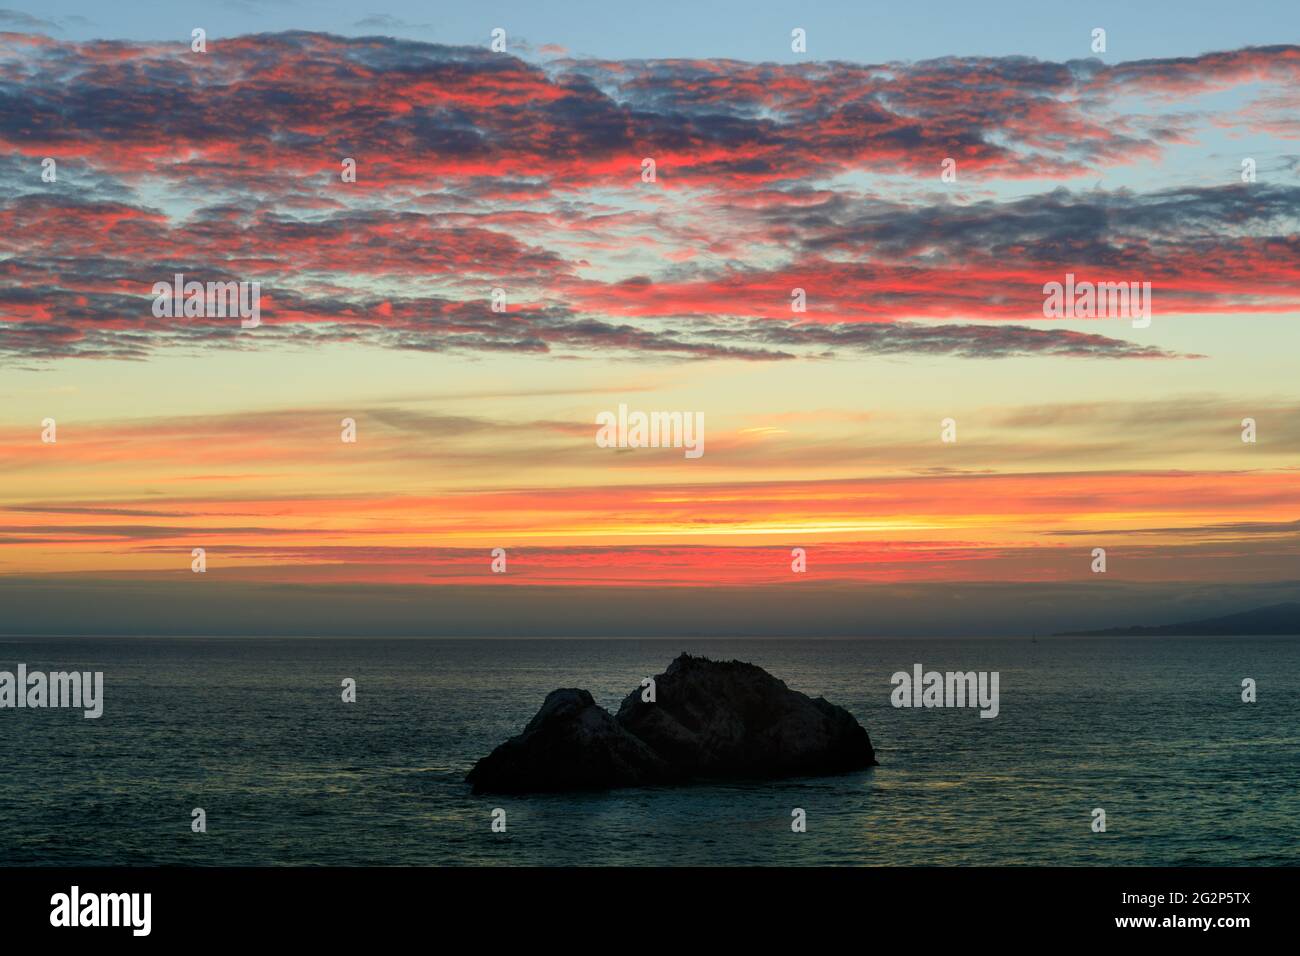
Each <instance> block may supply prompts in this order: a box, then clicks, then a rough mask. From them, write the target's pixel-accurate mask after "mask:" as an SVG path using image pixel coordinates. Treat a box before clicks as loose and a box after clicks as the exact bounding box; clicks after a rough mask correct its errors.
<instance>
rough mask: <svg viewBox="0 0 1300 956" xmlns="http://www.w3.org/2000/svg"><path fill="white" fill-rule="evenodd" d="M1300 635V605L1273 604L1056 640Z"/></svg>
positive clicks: (1070, 633) (1067, 634) (1068, 633)
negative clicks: (1199, 618) (1224, 613)
mask: <svg viewBox="0 0 1300 956" xmlns="http://www.w3.org/2000/svg"><path fill="white" fill-rule="evenodd" d="M1281 635H1300V603H1295V602H1291V603H1286V604H1271V605H1269V606H1268V607H1259V608H1255V609H1254V610H1251V611H1242V612H1241V613H1239V614H1228V615H1225V616H1223V617H1207V618H1202V619H1201V620H1198V621H1183V622H1182V623H1179V624H1157V625H1141V624H1134V625H1130V626H1128V627H1112V628H1107V629H1105V630H1097V631H1063V632H1061V633H1058V634H1054V635H1053V637H1153V636H1168V637H1247V636H1250V637H1273V636H1281Z"/></svg>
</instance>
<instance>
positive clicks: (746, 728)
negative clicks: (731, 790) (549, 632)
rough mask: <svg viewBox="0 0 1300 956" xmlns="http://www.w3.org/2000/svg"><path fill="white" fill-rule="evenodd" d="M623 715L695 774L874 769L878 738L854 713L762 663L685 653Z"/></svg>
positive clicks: (626, 704) (636, 694) (630, 700)
mask: <svg viewBox="0 0 1300 956" xmlns="http://www.w3.org/2000/svg"><path fill="white" fill-rule="evenodd" d="M655 691H656V695H655V696H656V699H655V702H654V703H647V702H646V701H644V700H642V693H641V691H640V690H636V691H633V692H632V693H631V694H628V696H627V697H626V698H625V699H624V701H623V705H622V706H621V707H620V708H619V710H618V715H617V717H616V719H617V720H618V722H619V724H621V725H622V726H623V727H624V728H625V729H627V730H628V731H630V732H631V733H633V734H634V735H636V737H638V738H639V739H640V740H643V741H645V743H646V744H648V745H649V746H650V748H651V749H652V750H654V751H655V752H656V753H658V754H659V755H660V756H662V757H663V758H664V759H666V760H667V761H668V762H669V764H671V765H672V766H673V767H674V768H675V769H678V770H680V771H682V772H684V773H686V774H688V775H690V776H707V777H790V776H804V775H807V776H813V775H817V774H828V773H844V772H845V771H849V770H860V769H862V768H864V767H871V766H874V765H875V763H876V753H875V750H874V749H873V748H872V746H871V738H870V737H868V736H867V732H866V731H865V730H863V729H862V726H861V725H860V724H859V723H858V722H857V721H856V720H854V718H853V715H852V714H850V713H849V712H848V711H847V710H845V709H844V708H842V707H836V706H835V705H834V704H832V703H830V702H829V701H827V700H825V699H824V698H821V697H818V698H817V699H815V700H814V699H813V698H810V697H808V696H807V695H806V694H801V693H799V692H798V691H793V690H790V689H789V688H788V687H786V686H785V682H784V681H780V680H777V679H776V678H775V677H773V676H772V675H771V674H769V673H768V672H767V671H765V670H763V668H761V667H757V666H755V665H754V664H745V663H742V662H740V661H726V662H720V661H711V660H709V659H708V658H705V657H691V656H690V655H689V654H682V655H681V656H680V657H678V658H677V659H676V660H674V661H673V662H672V663H671V664H669V665H668V670H666V671H665V672H664V673H662V674H660V675H659V676H658V677H656V678H655Z"/></svg>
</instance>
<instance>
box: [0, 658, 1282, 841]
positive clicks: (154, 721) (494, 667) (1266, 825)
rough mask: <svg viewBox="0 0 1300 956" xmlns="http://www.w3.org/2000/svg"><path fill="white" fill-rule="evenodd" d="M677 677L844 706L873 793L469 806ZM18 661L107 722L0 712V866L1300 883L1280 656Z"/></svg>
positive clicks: (744, 786) (637, 794) (748, 785)
mask: <svg viewBox="0 0 1300 956" xmlns="http://www.w3.org/2000/svg"><path fill="white" fill-rule="evenodd" d="M681 651H689V652H690V653H692V654H704V655H707V656H709V657H712V658H715V659H728V660H729V659H732V658H735V659H739V660H744V661H750V662H752V663H755V664H758V665H759V666H761V667H764V668H765V669H767V670H768V671H769V672H770V673H772V674H773V675H775V676H776V677H778V678H780V679H781V680H783V681H785V682H786V684H787V685H788V686H790V687H791V688H793V689H795V690H799V691H802V692H804V693H807V694H809V695H810V696H814V697H815V696H818V695H822V696H825V697H826V698H827V699H829V700H830V701H832V702H833V703H836V704H839V705H841V706H843V707H845V708H847V709H848V710H849V711H850V712H851V713H852V714H853V715H854V716H855V717H857V718H858V720H859V721H860V722H861V723H862V724H863V726H864V727H866V729H867V731H868V732H869V733H870V735H871V739H872V742H873V744H874V745H875V747H876V751H877V758H878V760H879V761H880V766H878V767H875V768H872V769H870V770H867V771H862V772H857V773H850V774H845V775H842V776H832V777H820V778H802V779H793V780H783V781H767V782H735V783H724V784H717V783H708V784H697V785H690V786H681V787H664V788H646V789H633V790H622V791H612V792H608V793H595V794H577V795H574V794H564V795H544V796H528V797H518V796H492V795H489V796H481V797H475V796H472V795H471V794H470V792H469V788H468V787H467V786H466V785H465V783H464V782H463V778H464V776H465V773H466V772H467V771H468V770H469V768H470V767H471V766H472V765H473V763H474V761H475V760H476V759H477V758H479V757H482V756H484V755H486V754H487V753H488V752H489V751H491V749H492V748H493V747H495V746H496V745H497V744H499V743H501V742H502V741H504V740H505V739H506V738H508V737H510V736H513V735H514V734H517V733H518V732H519V731H520V730H521V729H522V727H523V725H524V724H525V723H526V722H527V721H528V719H529V718H531V717H532V716H533V714H534V713H536V711H537V709H538V707H539V706H540V705H541V702H542V699H543V698H544V697H545V695H546V694H547V693H548V692H549V691H551V690H553V689H555V688H557V687H582V688H586V689H587V690H590V691H591V693H592V695H593V696H594V697H595V698H596V701H597V702H598V703H600V704H602V705H603V706H605V707H607V708H608V709H610V710H611V711H613V710H616V709H617V707H618V704H619V702H620V701H621V700H622V698H623V697H624V696H625V695H626V694H628V693H629V692H631V691H632V690H633V689H638V688H639V684H640V681H641V679H642V678H643V677H648V676H653V675H655V674H658V673H661V672H662V671H663V670H664V669H665V668H666V667H667V665H668V663H669V661H670V660H672V658H673V657H675V656H676V655H677V654H678V653H680V652H681ZM19 663H25V664H26V665H27V666H28V670H29V671H34V670H46V671H57V670H74V669H75V670H80V671H103V672H104V713H103V716H102V717H100V718H99V719H97V720H88V719H84V718H83V717H82V714H81V711H80V710H59V709H45V710H31V709H23V710H17V709H3V710H0V753H2V754H3V756H2V758H0V865H8V866H16V865H36V864H39V865H134V864H150V865H170V864H175V865H205V866H230V865H254V866H274V865H328V866H341V865H363V864H365V865H403V866H407V865H409V866H460V865H472V866H482V865H493V866H511V865H527V866H538V865H585V864H599V865H614V866H639V865H698V864H722V865H732V864H734V865H782V866H787V865H799V866H802V865H855V866H918V865H919V866H936V865H943V866H950V865H965V864H984V865H1013V866H1017V865H1044V864H1058V865H1060V864H1064V865H1080V866H1113V865H1156V866H1166V865H1170V866H1172V865H1277V864H1290V865H1295V864H1297V863H1300V841H1298V840H1297V836H1298V835H1300V721H1298V720H1297V719H1296V715H1297V702H1298V701H1300V641H1297V640H1295V639H1292V638H1273V637H1267V638H1241V637H1238V638H1167V637H1165V638H1120V639H1109V638H1070V639H1066V638H1041V639H1039V640H1037V641H1030V640H1028V639H1005V640H1001V639H999V640H984V639H981V640H977V639H962V640H954V639H933V640H931V639H918V638H908V639H869V640H842V641H826V640H803V639H798V640H795V639H790V640H691V639H672V640H573V641H563V640H432V639H429V640H425V639H415V638H412V639H391V638H348V639H308V638H299V639H272V638H154V637H149V638H137V639H122V638H78V639H69V638H39V639H38V638H0V670H9V671H13V670H14V669H15V668H16V666H17V664H19ZM916 663H921V664H922V665H923V666H924V667H925V669H926V670H931V669H933V670H940V671H947V670H961V671H970V670H976V671H997V672H999V674H1000V706H999V713H998V716H997V717H996V718H995V719H981V718H980V717H979V712H978V710H976V709H969V708H968V709H958V708H951V709H949V708H935V709H913V708H898V709H896V708H894V707H893V706H891V704H890V692H891V690H892V689H893V688H892V685H891V683H890V676H891V674H893V673H894V672H896V671H910V670H911V669H912V667H913V665H914V664H916ZM349 677H350V678H354V679H355V680H356V682H357V691H356V702H355V703H351V704H348V703H344V702H343V701H342V699H341V694H342V687H341V682H342V681H343V679H344V678H349ZM1247 677H1249V678H1253V679H1254V680H1255V681H1257V685H1258V701H1257V702H1255V703H1249V704H1248V703H1243V702H1242V700H1241V682H1242V679H1243V678H1247ZM194 808H202V809H203V810H204V811H205V813H206V821H207V832H205V833H195V832H192V830H191V813H192V810H193V809H194ZM497 808H501V809H503V810H505V812H506V817H505V819H506V830H505V832H504V833H494V832H493V831H492V828H491V823H492V815H493V810H494V809H497ZM795 808H801V809H803V810H804V811H805V812H806V819H807V832H804V833H795V832H792V830H791V826H790V824H791V819H792V817H791V813H792V810H794V809H795ZM1094 808H1101V809H1103V810H1104V811H1105V815H1106V830H1105V832H1093V829H1092V823H1093V810H1094Z"/></svg>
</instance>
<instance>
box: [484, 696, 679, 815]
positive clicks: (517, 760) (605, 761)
mask: <svg viewBox="0 0 1300 956" xmlns="http://www.w3.org/2000/svg"><path fill="white" fill-rule="evenodd" d="M465 779H466V780H467V781H468V782H469V783H471V784H473V787H474V792H475V793H524V792H528V791H543V790H607V789H610V788H612V787H635V786H645V785H647V784H652V783H667V782H669V781H671V780H673V779H675V775H674V774H673V773H672V771H671V770H670V768H669V766H668V764H667V763H665V762H664V760H663V759H662V758H661V757H659V756H658V755H657V754H655V753H654V751H652V750H651V749H650V748H649V747H647V746H646V745H645V744H643V743H642V742H641V741H639V740H637V739H636V738H635V737H633V736H632V735H631V734H629V733H628V732H627V731H626V730H624V729H623V728H622V727H620V726H619V725H618V723H617V722H616V721H615V720H614V718H613V717H611V716H610V715H609V711H607V710H605V708H603V707H599V706H597V705H596V702H595V701H594V700H592V699H591V694H589V693H587V691H585V690H573V689H563V690H553V691H551V692H550V693H549V694H547V695H546V700H545V701H544V702H543V703H542V709H541V710H539V711H538V712H537V716H536V717H534V718H533V719H532V720H530V721H529V722H528V726H527V727H525V728H524V732H523V733H522V734H520V735H519V736H518V737H512V738H510V739H509V740H507V741H506V742H505V743H503V744H502V745H501V746H500V747H497V748H496V750H494V751H492V753H490V754H489V755H488V756H486V757H484V758H483V759H482V760H480V761H479V762H478V763H476V764H475V765H474V769H473V770H471V771H470V772H469V776H467V777H466V778H465Z"/></svg>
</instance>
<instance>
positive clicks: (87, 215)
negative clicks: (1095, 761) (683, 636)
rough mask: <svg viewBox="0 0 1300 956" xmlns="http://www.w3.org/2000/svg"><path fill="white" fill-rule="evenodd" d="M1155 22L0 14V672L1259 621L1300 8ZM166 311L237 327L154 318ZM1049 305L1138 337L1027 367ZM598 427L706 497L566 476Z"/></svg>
mask: <svg viewBox="0 0 1300 956" xmlns="http://www.w3.org/2000/svg"><path fill="white" fill-rule="evenodd" d="M7 2H10V3H12V2H13V0H7ZM1176 9H1177V10H1178V11H1180V12H1179V13H1177V14H1175V13H1174V12H1172V11H1174V10H1175V7H1173V6H1169V5H1161V4H1153V5H1143V6H1142V9H1141V10H1131V9H1129V8H1128V6H1127V5H1125V4H1108V3H1097V4H1089V5H1087V7H1086V9H1084V8H1078V7H1077V5H1068V6H1067V5H1054V4H1041V3H1039V4H1021V3H1000V4H995V5H986V6H984V7H982V8H976V6H975V5H969V4H960V5H958V4H943V5H938V4H930V5H926V4H910V5H903V6H902V7H899V6H897V5H889V6H886V5H880V4H799V5H794V4H771V3H760V4H743V5H742V4H720V5H717V4H709V5H707V6H705V5H689V6H688V5H685V4H656V5H651V6H646V7H643V8H629V9H627V10H620V11H618V15H617V16H615V15H614V14H613V13H612V12H611V10H612V8H611V7H610V6H609V5H597V4H585V3H583V4H564V5H560V6H557V5H547V6H546V8H545V9H543V8H542V7H541V5H537V4H495V5H493V4H488V5H458V6H455V7H452V6H448V7H446V8H440V7H437V6H435V5H429V4H396V3H393V4H385V5H381V7H376V8H373V9H368V10H366V11H364V12H358V11H356V10H349V9H348V6H347V5H345V4H316V3H313V4H294V3H270V4H247V3H228V4H185V3H179V4H177V3H170V4H144V3H138V4H132V3H125V4H120V5H116V6H115V7H114V9H113V16H112V17H111V18H109V17H106V16H105V15H104V12H103V8H102V6H101V5H95V4H73V3H63V4H61V3H57V2H54V3H47V4H41V5H39V6H37V5H30V4H29V5H26V6H24V5H21V4H14V5H12V6H10V7H8V8H7V9H4V10H0V139H2V140H3V146H2V147H0V183H2V184H3V189H2V190H0V274H2V275H3V280H2V281H0V596H2V597H0V600H3V601H4V603H5V604H7V605H8V613H7V614H6V615H5V616H4V617H5V619H4V620H3V621H0V629H4V630H5V631H7V632H9V633H74V632H76V633H82V632H85V633H136V632H152V633H324V632H330V631H338V632H342V633H363V632H374V633H448V634H456V633H466V634H470V633H473V634H506V635H514V634H521V635H529V634H565V633H579V632H581V633H591V634H596V633H599V634H608V635H610V636H620V635H622V634H626V635H642V634H651V633H665V634H670V633H697V632H700V633H705V632H707V633H722V632H727V633H740V634H745V633H760V632H761V633H769V632H773V633H775V632H780V633H792V634H805V633H806V634H834V635H842V636H852V635H855V634H859V633H861V634H866V633H976V632H979V633H985V632H988V633H1004V632H1015V633H1032V632H1037V631H1053V630H1067V629H1074V628H1078V627H1085V626H1106V625H1122V624H1128V623H1163V622H1166V621H1169V620H1179V619H1184V618H1193V617H1198V616H1207V615H1209V614H1212V613H1228V612H1231V611H1235V610H1240V609H1243V608H1245V607H1249V606H1252V605H1254V604H1261V603H1271V602H1273V601H1275V600H1282V599H1290V598H1294V597H1295V595H1296V592H1297V591H1300V588H1297V587H1296V581H1297V577H1298V575H1297V561H1296V558H1297V548H1296V540H1297V539H1296V536H1297V530H1298V528H1300V525H1298V524H1297V521H1300V515H1297V513H1296V509H1295V504H1296V499H1297V494H1296V490H1295V489H1296V479H1297V473H1296V465H1297V462H1296V449H1297V448H1298V447H1300V414H1298V413H1300V398H1297V393H1296V387H1295V384H1294V383H1295V371H1294V369H1295V355H1296V345H1297V342H1298V341H1300V339H1298V337H1297V334H1296V324H1295V323H1296V319H1297V316H1298V314H1300V282H1298V281H1297V280H1298V279H1300V240H1298V239H1297V236H1296V233H1297V229H1296V226H1297V219H1298V218H1300V109H1298V107H1300V93H1298V92H1297V91H1298V90H1300V84H1298V83H1297V80H1300V46H1297V45H1296V44H1297V35H1298V34H1300V30H1297V25H1298V24H1300V12H1297V8H1295V6H1294V5H1293V4H1265V5H1263V6H1262V7H1260V8H1259V9H1255V8H1252V15H1251V16H1249V17H1246V16H1241V15H1240V12H1239V11H1237V10H1235V9H1231V8H1226V9H1225V8H1223V7H1222V6H1213V7H1212V6H1211V5H1209V4H1200V5H1197V4H1192V5H1187V4H1182V5H1178V6H1177V8H1176ZM196 27H202V28H203V29H205V30H206V31H207V45H206V50H205V51H203V52H196V51H194V50H193V49H192V48H191V30H192V29H194V28H196ZM495 27H501V28H502V29H504V30H505V31H506V33H505V37H506V49H505V51H504V52H498V51H494V50H492V49H490V48H489V42H490V34H491V31H492V29H493V28H495ZM795 28H800V29H804V30H805V31H806V35H807V50H806V52H797V51H795V50H794V49H792V45H791V30H793V29H795ZM1094 28H1102V29H1104V30H1105V31H1106V36H1105V39H1106V48H1105V50H1104V51H1101V52H1097V51H1094V49H1093V45H1094V42H1095V41H1094V38H1093V30H1094ZM3 31H8V32H3ZM647 158H648V159H653V160H654V164H655V177H654V179H653V181H647V179H646V177H645V174H644V171H643V170H644V165H643V164H644V160H646V159H647ZM345 159H351V160H354V161H355V168H356V177H355V181H345V178H344V177H343V176H342V175H341V170H342V168H343V161H344V160H345ZM46 160H51V161H52V162H53V169H54V171H55V172H54V178H53V181H48V176H47V177H46V178H43V175H42V174H43V171H45V170H46V169H47V167H49V166H50V164H49V163H46V162H45V161H46ZM946 160H948V161H951V162H950V163H948V164H945V161H946ZM1247 166H1249V168H1250V171H1251V172H1250V174H1249V175H1248V174H1247V172H1246V167H1247ZM946 167H950V172H951V173H955V176H953V175H951V174H950V175H948V176H945V175H944V171H945V168H946ZM178 273H180V274H183V275H184V276H186V278H189V279H196V280H199V281H205V280H206V281H222V282H224V281H236V282H258V283H259V284H260V286H259V287H260V291H261V299H260V311H261V315H260V318H261V324H260V325H258V326H257V327H256V328H241V324H240V322H239V320H238V319H237V318H232V317H230V316H207V315H198V316H186V315H180V316H170V315H158V314H156V313H157V310H156V308H155V302H154V293H153V289H154V286H155V284H156V283H159V282H166V283H170V282H171V281H172V277H173V276H174V275H176V274H178ZM1067 275H1076V276H1077V277H1078V279H1079V281H1095V282H1134V283H1137V284H1138V286H1139V287H1141V284H1142V283H1150V287H1151V290H1152V291H1151V298H1150V302H1151V321H1150V323H1149V325H1143V324H1142V323H1140V322H1134V321H1131V320H1130V318H1129V317H1127V316H1123V317H1114V316H1110V317H1096V318H1085V317H1078V318H1048V317H1046V316H1045V313H1044V309H1043V306H1044V299H1045V291H1044V289H1045V286H1046V285H1047V284H1049V283H1052V282H1061V283H1064V282H1065V281H1066V276H1067ZM493 290H501V294H502V295H503V297H504V298H503V300H502V301H504V311H494V310H493V306H492V302H493V300H492V296H493ZM795 290H803V296H804V299H805V301H806V310H805V311H795V310H794V309H793V308H792V296H793V294H794V291H795ZM620 405H626V406H628V407H629V408H631V409H633V410H642V411H646V412H650V411H672V412H681V413H684V414H687V415H691V416H695V415H701V416H703V421H704V423H705V428H704V432H705V445H704V453H703V454H702V455H701V456H699V457H698V458H691V457H687V456H686V455H684V454H683V450H682V449H680V448H607V447H601V445H600V444H599V443H598V442H597V440H596V435H597V426H596V421H597V416H598V415H600V414H601V413H602V412H609V411H616V410H617V409H618V407H619V406H620ZM345 419H348V420H351V421H353V422H355V432H356V440H355V441H344V440H342V439H343V436H344V431H345V426H344V420H345ZM1245 419H1250V420H1251V421H1252V422H1253V423H1254V424H1253V434H1252V435H1251V436H1250V437H1252V438H1253V439H1254V440H1252V441H1244V440H1243V432H1244V431H1245V428H1244V424H1243V422H1244V420H1245ZM48 420H53V422H54V423H55V425H54V429H55V435H54V437H55V440H54V441H49V440H43V439H48V438H49V437H50V435H49V428H48V426H47V425H46V424H45V423H46V422H47V421H48ZM949 420H950V421H951V425H950V426H945V424H944V423H945V422H946V421H949ZM945 438H955V440H944V439H945ZM196 548H202V549H203V553H204V561H205V569H204V570H203V572H202V573H201V574H199V573H196V572H195V570H194V564H193V562H194V549H196ZM498 548H500V549H504V552H505V555H506V566H505V570H504V573H497V572H494V570H493V568H492V561H493V558H492V552H493V550H494V549H498ZM1099 548H1100V549H1104V551H1105V570H1104V571H1100V570H1098V569H1097V556H1096V549H1099ZM794 549H802V559H803V560H804V561H805V562H806V570H799V571H796V570H794V565H795V563H796V560H797V555H796V553H795V551H794ZM498 570H499V569H498Z"/></svg>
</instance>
